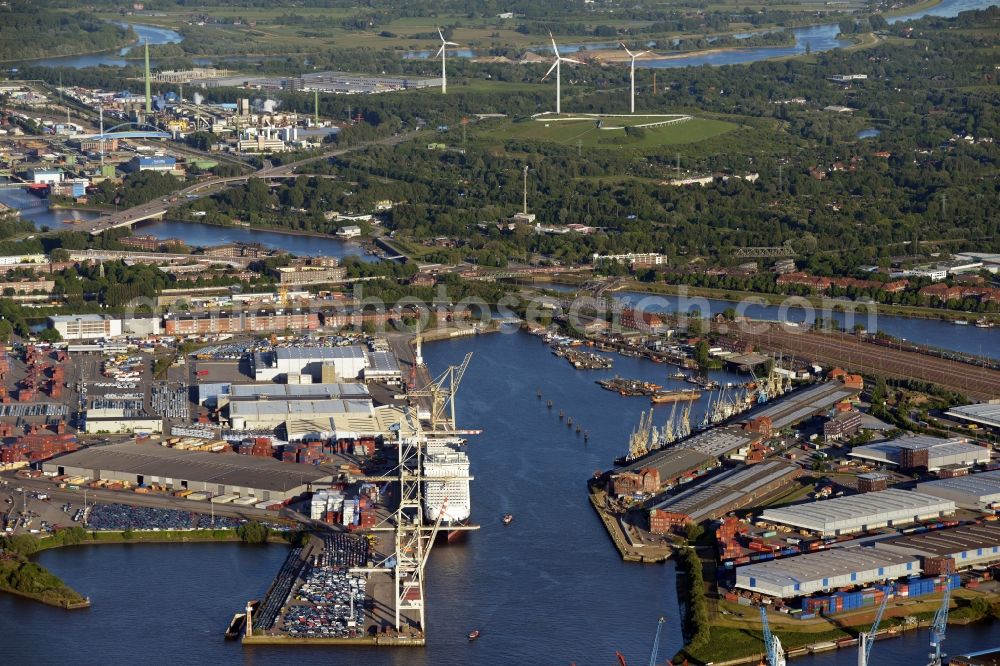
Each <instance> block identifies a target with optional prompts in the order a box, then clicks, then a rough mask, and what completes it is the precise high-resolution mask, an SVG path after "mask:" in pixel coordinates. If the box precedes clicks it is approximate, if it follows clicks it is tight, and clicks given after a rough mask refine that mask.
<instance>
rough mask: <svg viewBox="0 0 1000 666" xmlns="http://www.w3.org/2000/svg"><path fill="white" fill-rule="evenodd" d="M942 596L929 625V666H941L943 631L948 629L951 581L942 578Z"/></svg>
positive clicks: (946, 577) (947, 578) (945, 577)
mask: <svg viewBox="0 0 1000 666" xmlns="http://www.w3.org/2000/svg"><path fill="white" fill-rule="evenodd" d="M944 580H945V586H944V596H943V597H942V598H941V607H940V608H938V609H937V612H936V613H935V614H934V623H933V624H932V625H931V649H932V650H934V651H933V652H931V654H930V658H931V660H930V664H929V666H941V665H942V664H943V663H944V662H943V661H942V657H944V656H945V655H944V654H943V653H942V652H941V643H942V642H943V641H944V638H945V631H946V630H947V628H948V605H949V604H950V603H951V579H950V578H949V577H948V576H944Z"/></svg>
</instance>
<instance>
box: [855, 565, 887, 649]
mask: <svg viewBox="0 0 1000 666" xmlns="http://www.w3.org/2000/svg"><path fill="white" fill-rule="evenodd" d="M882 592H883V593H884V595H883V596H882V603H881V604H879V606H878V612H876V613H875V621H874V622H872V628H871V629H869V630H868V631H862V632H861V633H860V634H858V666H868V658H869V657H870V656H871V653H872V646H873V645H874V644H875V634H877V633H878V625H879V623H881V622H882V614H883V613H885V607H886V604H888V603H889V595H890V594H892V586H891V585H886V586H885V587H883V588H882Z"/></svg>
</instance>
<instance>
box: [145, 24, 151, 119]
mask: <svg viewBox="0 0 1000 666" xmlns="http://www.w3.org/2000/svg"><path fill="white" fill-rule="evenodd" d="M145 45H146V113H147V114H149V113H152V112H153V96H152V94H151V93H150V89H149V40H148V39H147V40H146V42H145Z"/></svg>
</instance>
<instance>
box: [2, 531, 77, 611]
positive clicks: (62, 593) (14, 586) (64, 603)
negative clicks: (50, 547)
mask: <svg viewBox="0 0 1000 666" xmlns="http://www.w3.org/2000/svg"><path fill="white" fill-rule="evenodd" d="M82 531H83V529H82V528H79V527H77V528H73V529H71V530H67V532H72V535H69V536H67V537H60V538H68V539H75V538H77V537H80V534H79V532H82ZM38 550H39V541H38V539H36V538H35V537H34V536H32V535H30V534H22V535H17V536H6V537H3V538H2V539H0V590H3V591H6V592H12V593H14V594H18V595H21V596H24V597H28V598H31V599H35V600H37V601H41V602H43V603H47V604H50V605H52V606H60V607H62V608H71V607H74V606H83V605H86V604H87V603H88V602H87V599H86V598H84V597H83V596H82V595H80V594H79V593H78V592H76V591H75V590H73V589H72V588H71V587H69V586H68V585H66V584H65V583H64V582H63V581H62V580H60V579H59V577H58V576H55V575H53V574H52V573H50V572H49V571H48V570H47V569H45V567H43V566H41V565H39V564H37V563H36V562H32V561H31V560H29V559H28V558H29V557H30V556H31V555H33V554H34V553H36V552H37V551H38Z"/></svg>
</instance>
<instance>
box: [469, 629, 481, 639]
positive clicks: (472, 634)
mask: <svg viewBox="0 0 1000 666" xmlns="http://www.w3.org/2000/svg"><path fill="white" fill-rule="evenodd" d="M477 638H479V630H478V629H473V630H472V631H470V632H469V641H470V642H471V641H474V640H476V639H477Z"/></svg>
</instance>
